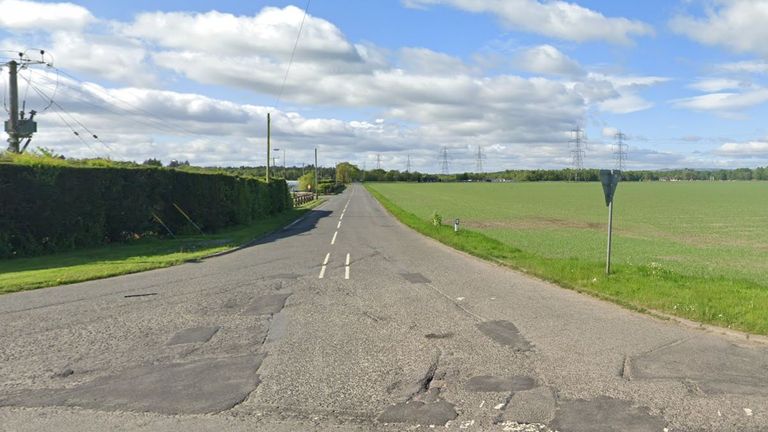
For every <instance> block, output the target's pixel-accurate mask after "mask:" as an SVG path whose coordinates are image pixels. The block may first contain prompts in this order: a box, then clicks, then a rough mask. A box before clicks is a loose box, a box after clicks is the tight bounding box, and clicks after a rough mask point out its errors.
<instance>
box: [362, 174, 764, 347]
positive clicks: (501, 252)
mask: <svg viewBox="0 0 768 432" xmlns="http://www.w3.org/2000/svg"><path fill="white" fill-rule="evenodd" d="M366 186H367V187H368V189H369V190H370V191H371V192H372V193H373V194H374V196H376V197H377V198H378V199H379V200H380V201H381V202H382V204H383V205H384V206H385V207H386V208H387V209H388V210H389V211H390V212H392V213H393V214H394V215H395V216H396V217H398V219H400V220H401V221H402V222H404V223H405V224H406V225H408V226H410V227H412V228H414V229H416V230H417V231H419V232H421V233H423V234H426V235H429V236H431V237H434V238H436V239H437V240H439V241H441V242H443V243H445V244H447V245H449V246H452V247H455V248H457V249H459V250H463V251H465V252H468V253H470V254H473V255H476V256H479V257H482V258H486V259H490V260H493V261H497V262H500V263H503V264H505V265H508V266H510V267H513V268H517V269H521V270H524V271H526V272H528V273H531V274H534V275H536V276H538V277H541V278H543V279H547V280H550V281H553V282H555V283H557V284H559V285H562V286H564V287H568V288H572V289H575V290H578V291H582V292H587V293H590V294H592V295H595V296H598V297H601V298H605V299H609V300H611V301H614V302H617V303H620V304H622V305H625V306H627V307H630V308H633V309H637V310H647V309H651V310H656V311H661V312H664V313H668V314H672V315H677V316H680V317H683V318H687V319H692V320H695V321H700V322H705V323H709V324H715V325H719V326H723V327H729V328H734V329H739V330H743V331H747V332H752V333H757V334H768V260H766V259H765V258H766V253H767V252H766V251H767V249H768V201H766V200H765V197H767V196H768V183H762V182H759V183H758V182H729V183H709V182H707V183H704V182H698V183H622V184H620V185H619V188H618V191H617V196H616V203H615V205H616V208H615V211H614V228H615V231H614V254H613V263H614V265H613V274H612V275H611V276H610V277H606V276H605V275H604V273H603V272H604V266H605V242H606V231H605V230H606V219H607V210H606V207H605V203H604V201H603V196H602V191H601V188H600V185H599V184H597V183H583V184H571V183H518V184H367V185H366ZM433 211H437V212H438V213H439V214H441V215H442V216H443V218H444V221H445V223H450V222H451V221H452V220H453V219H454V218H456V217H458V218H460V219H461V221H462V228H464V229H463V230H462V231H461V232H460V233H459V234H458V235H457V234H455V233H453V231H452V228H450V227H447V226H446V227H441V228H436V227H433V226H432V225H431V224H430V223H429V220H430V219H431V215H432V212H433Z"/></svg>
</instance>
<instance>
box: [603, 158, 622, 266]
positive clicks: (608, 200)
mask: <svg viewBox="0 0 768 432" xmlns="http://www.w3.org/2000/svg"><path fill="white" fill-rule="evenodd" d="M619 180H621V171H619V170H613V171H611V170H600V183H602V185H603V193H604V194H605V205H607V206H608V251H607V252H606V257H605V274H606V275H609V274H611V235H612V233H613V197H614V195H615V194H616V186H618V185H619Z"/></svg>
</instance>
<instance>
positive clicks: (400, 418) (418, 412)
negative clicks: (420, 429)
mask: <svg viewBox="0 0 768 432" xmlns="http://www.w3.org/2000/svg"><path fill="white" fill-rule="evenodd" d="M458 416H459V415H458V414H457V413H456V409H455V408H454V406H453V404H451V403H448V402H446V401H444V400H439V401H436V402H432V403H424V402H421V401H409V402H404V403H399V404H396V405H392V406H391V407H389V408H387V409H386V410H384V412H382V413H381V414H380V415H379V417H378V418H377V420H378V421H379V422H380V423H410V424H420V425H435V426H444V425H445V424H446V423H448V422H449V421H451V420H454V419H455V418H456V417H458Z"/></svg>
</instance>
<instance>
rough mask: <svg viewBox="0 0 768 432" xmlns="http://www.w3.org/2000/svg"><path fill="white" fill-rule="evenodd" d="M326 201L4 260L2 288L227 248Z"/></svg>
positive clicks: (150, 265)
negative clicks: (247, 219)
mask: <svg viewBox="0 0 768 432" xmlns="http://www.w3.org/2000/svg"><path fill="white" fill-rule="evenodd" d="M321 203H322V201H313V202H311V203H307V204H305V205H304V206H301V207H297V208H294V209H291V210H288V211H286V212H283V213H280V214H277V215H274V216H272V217H269V218H266V219H264V220H260V221H258V222H255V223H253V224H251V225H248V226H239V227H233V228H230V229H227V230H222V231H220V232H218V233H215V234H209V235H205V236H202V235H189V236H178V237H176V238H175V239H158V238H151V239H143V240H138V241H135V242H130V243H126V244H115V245H110V246H104V247H98V248H89V249H82V250H77V251H72V252H66V253H59V254H54V255H45V256H39V257H31V258H19V259H13V260H3V261H0V294H6V293H12V292H17V291H25V290H32V289H37V288H44V287H50V286H56V285H64V284H71V283H76V282H84V281H88V280H93V279H102V278H106V277H111V276H118V275H123V274H128V273H137V272H142V271H146V270H152V269H157V268H162V267H170V266H173V265H177V264H181V263H184V262H189V261H195V260H199V259H201V258H204V257H207V256H210V255H213V254H216V253H221V252H225V251H228V250H231V249H234V248H236V247H239V246H241V245H243V244H244V243H248V242H250V241H252V240H254V239H256V238H258V237H261V236H263V235H265V234H267V233H269V232H272V231H274V230H276V229H278V228H281V227H283V226H285V225H287V224H289V223H290V222H291V221H293V220H296V219H298V218H299V217H301V216H303V215H304V214H306V213H307V212H309V211H310V210H311V209H312V208H314V207H316V206H318V205H320V204H321Z"/></svg>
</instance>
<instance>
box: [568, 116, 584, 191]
mask: <svg viewBox="0 0 768 432" xmlns="http://www.w3.org/2000/svg"><path fill="white" fill-rule="evenodd" d="M571 132H573V140H572V141H571V143H572V144H573V149H572V150H571V164H572V165H573V169H574V171H575V180H576V181H579V172H580V171H581V170H583V169H584V155H585V154H586V150H585V148H584V147H585V141H584V131H583V130H582V129H581V127H579V126H577V127H576V129H574V130H572V131H571Z"/></svg>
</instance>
